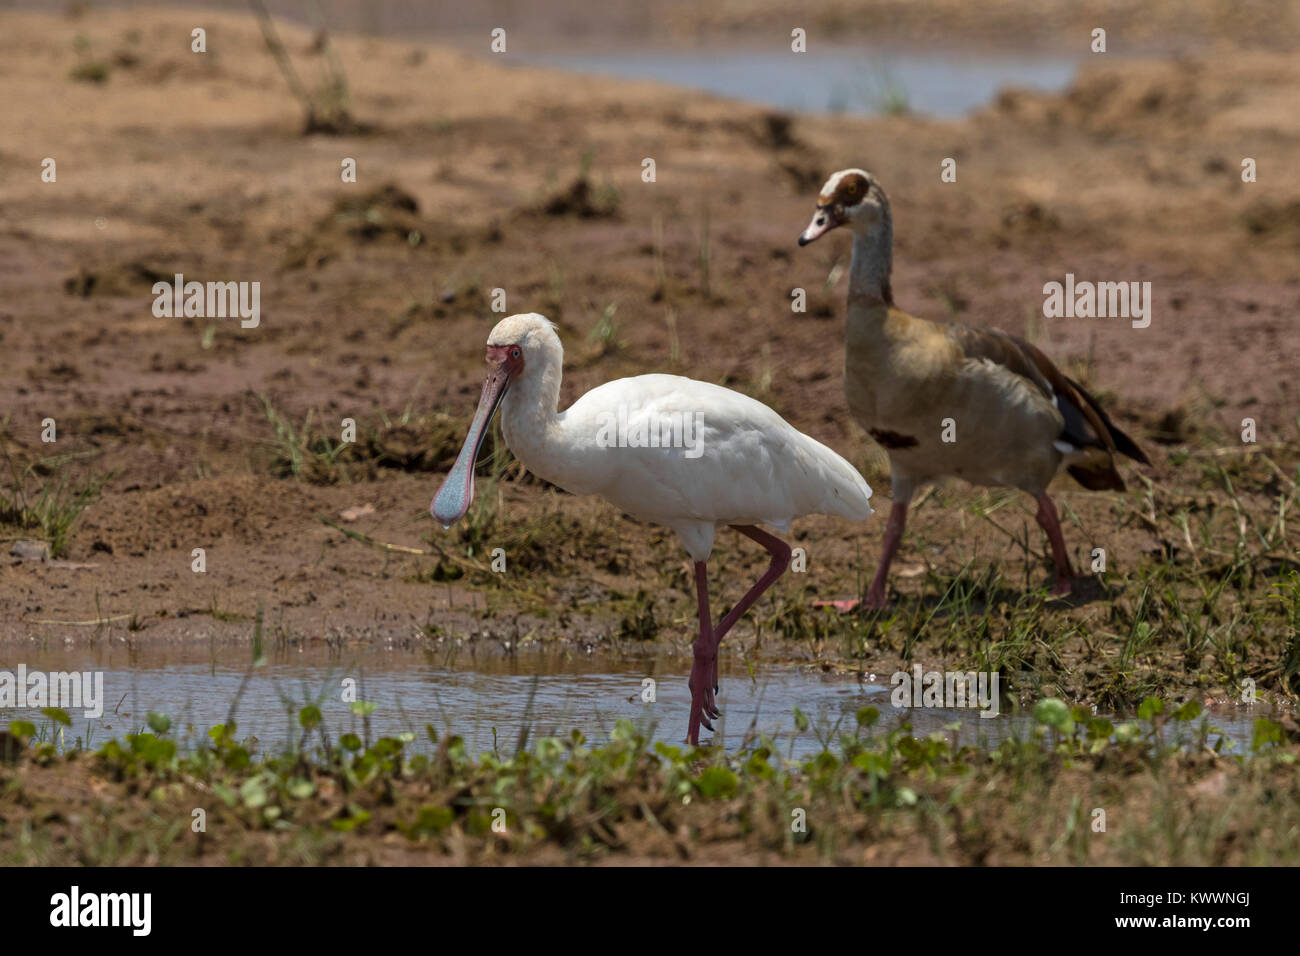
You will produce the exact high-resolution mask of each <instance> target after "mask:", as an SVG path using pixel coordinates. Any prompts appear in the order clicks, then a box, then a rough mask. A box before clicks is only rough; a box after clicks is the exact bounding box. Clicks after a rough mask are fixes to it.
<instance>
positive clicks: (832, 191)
mask: <svg viewBox="0 0 1300 956" xmlns="http://www.w3.org/2000/svg"><path fill="white" fill-rule="evenodd" d="M888 214H889V200H888V199H886V198H885V191H884V190H883V189H881V188H880V183H878V182H876V180H875V179H874V178H873V177H872V175H871V174H870V173H869V172H867V171H866V170H865V169H841V170H840V171H839V172H838V173H832V174H831V178H830V179H828V180H826V185H825V186H823V187H822V191H821V194H820V195H818V197H817V211H816V212H815V213H814V214H813V218H812V222H810V223H809V224H808V228H807V229H805V230H804V231H803V234H802V235H800V236H799V245H801V246H806V245H808V243H810V242H812V241H814V240H815V239H820V238H821V237H822V236H824V235H826V233H828V232H830V231H831V230H832V229H834V228H835V227H836V226H848V227H849V228H850V229H852V230H853V231H854V232H856V233H868V232H870V231H871V230H872V229H873V228H874V227H875V225H876V224H877V223H879V222H880V221H881V220H882V219H884V218H885V217H887V216H888Z"/></svg>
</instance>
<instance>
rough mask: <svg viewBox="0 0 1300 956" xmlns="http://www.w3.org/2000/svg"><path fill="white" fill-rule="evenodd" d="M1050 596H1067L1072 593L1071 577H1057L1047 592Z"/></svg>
mask: <svg viewBox="0 0 1300 956" xmlns="http://www.w3.org/2000/svg"><path fill="white" fill-rule="evenodd" d="M1047 593H1048V594H1050V595H1052V597H1069V596H1070V595H1071V594H1073V593H1074V579H1073V578H1057V579H1056V586H1055V587H1053V588H1052V589H1051V590H1050V591H1048V592H1047Z"/></svg>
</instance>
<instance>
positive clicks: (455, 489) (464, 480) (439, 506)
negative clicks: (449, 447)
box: [429, 364, 510, 527]
mask: <svg viewBox="0 0 1300 956" xmlns="http://www.w3.org/2000/svg"><path fill="white" fill-rule="evenodd" d="M509 386H510V375H509V373H508V372H507V371H506V369H505V366H504V364H503V365H498V366H497V367H496V368H494V369H493V370H492V371H491V372H489V373H488V377H487V379H486V380H485V381H484V382H483V394H482V395H480V396H479V400H478V410H477V411H476V412H475V413H474V421H472V422H471V423H470V426H469V434H468V435H466V436H465V444H464V445H462V446H461V449H460V454H459V455H457V456H456V463H455V464H454V465H452V466H451V471H449V472H448V473H447V477H446V478H445V479H444V480H443V482H442V487H441V488H439V489H438V494H437V495H436V496H435V497H434V499H433V504H432V505H430V506H429V510H430V511H431V512H432V513H433V517H434V518H435V520H437V521H438V522H439V523H440V524H441V525H442V526H443V527H449V526H450V525H452V524H454V523H455V522H457V521H459V520H460V519H461V518H462V517H464V515H465V512H466V511H469V506H470V505H471V504H473V503H474V462H475V461H477V460H478V453H479V448H480V446H482V444H483V439H484V438H485V437H487V430H488V426H489V425H490V424H491V423H492V416H493V415H495V414H496V410H497V406H499V405H500V404H501V399H503V398H504V397H505V394H506V389H507V388H509Z"/></svg>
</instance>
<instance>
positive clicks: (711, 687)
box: [686, 525, 790, 744]
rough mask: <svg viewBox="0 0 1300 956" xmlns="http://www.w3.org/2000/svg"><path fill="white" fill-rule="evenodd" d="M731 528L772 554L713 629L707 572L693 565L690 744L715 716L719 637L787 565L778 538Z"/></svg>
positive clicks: (743, 527)
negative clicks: (696, 607)
mask: <svg viewBox="0 0 1300 956" xmlns="http://www.w3.org/2000/svg"><path fill="white" fill-rule="evenodd" d="M732 527H733V528H735V529H736V530H737V531H739V532H740V533H741V534H743V535H745V536H746V537H747V538H750V539H752V540H754V541H757V542H758V543H759V544H761V545H762V546H763V547H764V548H766V549H767V550H768V552H769V553H770V554H771V555H772V563H771V564H769V565H768V568H767V570H766V571H764V572H763V576H762V577H761V578H759V579H758V581H757V582H756V583H755V584H754V586H753V587H752V588H750V589H749V592H748V593H747V594H746V595H745V596H744V597H742V598H741V599H740V600H739V601H738V602H737V603H736V606H735V607H733V608H732V609H731V610H730V611H728V612H727V613H726V615H724V616H723V618H722V620H721V621H719V622H718V626H717V627H716V628H714V627H711V626H710V622H711V617H710V615H709V575H708V569H707V567H706V566H705V563H704V562H703V561H697V562H695V590H696V595H697V597H698V599H699V604H700V636H699V638H698V639H697V640H696V642H695V663H694V664H692V665H691V679H690V687H691V717H690V722H689V723H688V724H687V731H686V739H687V741H688V742H689V743H691V744H698V743H699V742H700V726H701V725H703V726H704V727H705V728H707V729H708V730H712V729H713V725H712V724H711V723H709V720H710V719H711V718H713V717H717V716H719V714H718V708H717V706H716V705H715V703H714V698H713V695H714V694H715V693H716V692H717V690H718V647H719V646H721V644H722V638H723V637H724V636H725V635H726V633H727V632H728V631H729V630H731V628H732V627H733V626H734V625H735V623H736V622H737V621H739V620H740V618H741V617H742V616H743V615H744V613H745V612H746V611H748V610H749V609H750V608H751V607H753V605H754V602H755V601H757V600H758V599H759V597H761V596H762V594H763V592H764V591H766V590H767V589H768V588H770V587H771V586H772V585H773V583H775V581H776V579H777V578H779V577H780V576H781V575H782V574H784V573H785V569H786V568H788V567H789V566H790V546H789V545H788V544H786V543H785V542H784V541H782V540H781V539H780V538H778V537H776V536H775V535H771V534H768V533H767V532H766V531H764V530H763V529H762V528H756V527H754V526H753V525H732Z"/></svg>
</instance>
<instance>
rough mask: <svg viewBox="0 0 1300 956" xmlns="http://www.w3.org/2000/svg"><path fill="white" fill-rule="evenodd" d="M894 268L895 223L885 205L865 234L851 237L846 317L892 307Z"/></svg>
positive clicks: (859, 233) (857, 233)
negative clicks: (890, 285) (851, 246)
mask: <svg viewBox="0 0 1300 956" xmlns="http://www.w3.org/2000/svg"><path fill="white" fill-rule="evenodd" d="M893 266H894V220H893V217H892V216H891V215H890V213H889V207H888V206H885V207H884V208H883V210H882V211H881V217H880V219H879V220H877V221H876V223H875V224H874V225H873V226H872V228H871V229H870V230H868V231H866V232H855V233H854V234H853V258H852V261H851V263H850V265H849V315H850V318H851V317H852V316H853V314H854V313H855V312H862V311H863V310H867V309H869V310H871V311H872V312H875V311H881V312H883V311H884V310H883V309H877V308H876V307H878V306H892V305H893V304H894V293H893V290H891V289H890V287H889V274H890V271H891V270H892V269H893Z"/></svg>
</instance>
